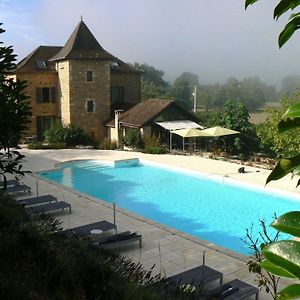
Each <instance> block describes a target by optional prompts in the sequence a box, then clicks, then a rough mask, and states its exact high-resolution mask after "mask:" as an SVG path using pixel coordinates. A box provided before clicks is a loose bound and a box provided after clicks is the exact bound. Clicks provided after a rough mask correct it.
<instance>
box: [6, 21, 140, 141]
mask: <svg viewBox="0 0 300 300" xmlns="http://www.w3.org/2000/svg"><path fill="white" fill-rule="evenodd" d="M10 77H13V78H14V79H19V80H27V82H28V87H27V91H26V93H27V95H28V96H30V105H31V107H32V120H31V123H30V125H29V130H28V132H27V134H26V135H27V136H36V137H37V139H38V140H42V139H43V133H44V131H45V130H46V129H48V128H49V127H50V126H51V124H52V123H53V122H54V121H55V120H61V122H62V123H63V124H66V125H67V124H70V123H71V124H73V125H75V126H77V127H80V128H82V129H83V130H84V131H85V132H86V133H88V134H89V135H90V136H91V137H93V138H94V139H95V140H98V141H101V140H102V139H103V138H104V137H105V136H106V135H107V134H106V123H107V122H108V121H109V120H111V119H112V118H113V117H114V113H115V110H127V109H129V108H131V107H132V106H134V105H135V104H137V103H139V102H140V99H141V72H140V71H139V70H137V69H135V68H133V67H132V66H130V65H128V64H126V63H124V62H123V61H121V60H120V59H118V58H117V57H115V56H113V55H112V54H110V53H109V52H107V51H106V50H104V49H103V48H102V46H101V45H100V44H99V43H98V41H97V40H96V38H95V37H94V36H93V34H92V33H91V31H90V30H89V28H88V27H87V26H86V24H85V23H84V22H83V21H82V20H81V21H80V22H79V24H78V25H77V27H76V28H75V30H74V32H73V33H72V35H71V36H70V38H69V39H68V41H67V42H66V44H65V45H64V46H63V47H57V46H39V47H38V48H37V49H35V50H34V51H33V52H32V53H30V54H29V55H28V56H26V57H25V58H24V59H23V60H22V61H20V62H19V63H18V65H17V67H16V69H15V70H14V72H13V73H11V74H10Z"/></svg>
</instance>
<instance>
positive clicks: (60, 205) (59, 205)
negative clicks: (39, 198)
mask: <svg viewBox="0 0 300 300" xmlns="http://www.w3.org/2000/svg"><path fill="white" fill-rule="evenodd" d="M65 208H68V209H69V213H71V204H69V203H67V202H65V201H58V202H52V203H47V204H41V205H34V206H29V207H27V208H26V210H27V211H28V212H29V213H32V214H37V213H46V212H52V211H56V210H60V209H61V210H65Z"/></svg>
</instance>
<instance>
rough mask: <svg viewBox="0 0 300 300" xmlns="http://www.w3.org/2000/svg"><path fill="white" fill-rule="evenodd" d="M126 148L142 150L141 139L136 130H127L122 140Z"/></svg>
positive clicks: (142, 143) (142, 142)
mask: <svg viewBox="0 0 300 300" xmlns="http://www.w3.org/2000/svg"><path fill="white" fill-rule="evenodd" d="M123 143H124V145H126V146H129V147H133V148H137V149H142V148H143V147H144V141H143V137H142V135H141V133H140V131H139V130H138V129H129V130H127V131H126V134H125V136H124V138H123Z"/></svg>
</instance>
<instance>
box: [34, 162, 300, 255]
mask: <svg viewBox="0 0 300 300" xmlns="http://www.w3.org/2000/svg"><path fill="white" fill-rule="evenodd" d="M39 174H40V175H41V176H43V177H45V178H47V179H49V180H52V181H55V182H57V183H60V184H62V185H65V186H68V187H71V188H73V189H75V190H78V191H80V192H83V193H86V194H89V195H92V196H94V197H97V198H100V199H102V200H105V201H107V202H111V203H112V202H115V203H116V205H117V206H119V207H121V208H125V209H127V210H129V211H132V212H134V213H136V214H138V215H140V216H144V217H147V218H149V219H152V220H154V221H157V222H159V223H161V224H165V225H168V226H170V227H173V228H176V229H178V230H181V231H183V232H186V233H188V234H191V235H193V236H195V237H199V238H201V239H205V240H208V241H211V242H213V243H215V244H217V245H220V246H223V247H225V248H228V249H231V250H233V251H236V252H239V253H243V254H248V248H247V247H246V245H245V244H244V243H243V242H242V241H241V238H244V237H245V234H246V228H248V229H249V228H250V227H251V226H252V224H254V228H253V232H254V234H255V232H256V231H257V230H258V227H257V226H258V221H259V220H260V219H264V220H266V223H267V224H269V223H270V222H271V221H272V217H273V215H274V213H276V214H277V215H278V216H279V215H281V214H283V213H285V212H287V211H291V210H300V202H299V200H297V199H292V198H286V197H283V196H275V195H271V194H269V193H267V192H266V191H263V190H262V189H261V190H254V189H252V188H250V187H247V188H245V187H244V188H242V187H240V186H237V185H235V184H232V183H226V182H224V178H221V177H215V178H214V179H212V178H208V176H205V175H203V174H200V173H196V172H192V173H188V172H184V171H182V172H179V171H177V170H175V169H172V168H168V167H166V166H161V165H155V164H152V163H149V162H144V161H143V162H142V163H140V164H137V165H134V166H127V165H126V164H125V165H121V167H115V166H114V165H113V163H109V162H104V161H95V160H87V161H75V162H69V163H64V164H62V165H61V167H60V168H59V169H56V170H52V171H47V172H41V173H39Z"/></svg>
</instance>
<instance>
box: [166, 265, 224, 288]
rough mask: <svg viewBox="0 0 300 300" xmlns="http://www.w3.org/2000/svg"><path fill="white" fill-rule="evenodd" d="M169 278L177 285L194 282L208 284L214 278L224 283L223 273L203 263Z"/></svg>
mask: <svg viewBox="0 0 300 300" xmlns="http://www.w3.org/2000/svg"><path fill="white" fill-rule="evenodd" d="M167 280H168V281H169V282H170V283H171V284H175V285H185V284H193V285H195V286H198V285H202V284H206V283H208V282H211V281H214V280H219V283H220V285H222V284H223V274H222V273H221V272H219V271H216V270H214V269H212V268H210V267H208V266H206V265H201V266H198V267H196V268H193V269H190V270H187V271H184V272H182V273H179V274H176V275H173V276H171V277H168V278H167Z"/></svg>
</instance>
